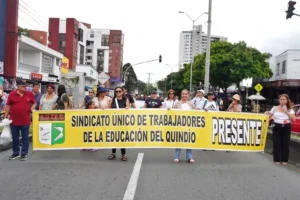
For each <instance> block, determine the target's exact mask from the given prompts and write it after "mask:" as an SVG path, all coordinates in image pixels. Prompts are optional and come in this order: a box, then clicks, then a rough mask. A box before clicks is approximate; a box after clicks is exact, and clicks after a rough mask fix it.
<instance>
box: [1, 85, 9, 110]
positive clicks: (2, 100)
mask: <svg viewBox="0 0 300 200" xmlns="http://www.w3.org/2000/svg"><path fill="white" fill-rule="evenodd" d="M7 99H8V94H7V93H6V92H4V89H3V85H0V112H2V111H4V108H5V105H6V102H7Z"/></svg>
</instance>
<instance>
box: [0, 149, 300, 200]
mask: <svg viewBox="0 0 300 200" xmlns="http://www.w3.org/2000/svg"><path fill="white" fill-rule="evenodd" d="M10 153H11V152H10V150H9V151H5V152H2V153H0V200H21V199H22V200H102V199H103V200H118V199H120V200H122V199H123V197H124V194H125V193H126V191H127V192H129V193H126V194H129V195H128V196H126V197H128V198H127V199H126V200H130V199H132V198H130V197H132V196H133V195H132V196H131V195H130V192H133V194H134V195H135V196H134V199H135V200H148V199H151V200H162V199H165V200H183V199H187V200H199V199H201V200H206V199H207V200H219V199H224V200H235V199H236V200H248V199H249V200H253V199H255V200H260V199H261V200H277V199H278V200H281V199H282V200H283V199H287V200H290V199H291V200H294V199H299V196H300V170H299V168H296V167H293V166H287V167H283V166H277V165H275V164H273V163H272V162H271V158H270V156H269V155H265V154H262V153H241V152H230V153H226V152H217V151H215V152H210V151H195V152H194V158H195V159H196V163H195V164H190V163H186V162H181V163H178V164H175V163H173V162H172V161H173V159H172V156H173V150H171V149H167V150H165V149H163V150H162V149H153V150H147V149H134V150H128V156H129V157H128V158H129V160H128V162H121V161H120V160H119V159H117V160H114V161H108V160H107V156H108V155H109V153H110V151H109V150H99V151H97V152H80V151H52V152H35V153H31V154H30V155H29V159H28V160H27V161H26V162H22V161H19V160H15V161H8V160H7V157H8V156H9V155H10ZM117 153H118V155H119V154H120V152H119V151H118V152H117ZM139 153H144V154H140V158H142V155H143V159H142V160H140V161H142V162H140V163H139V161H136V160H137V156H138V154H139ZM182 153H185V152H184V151H183V152H182ZM183 155H184V154H182V156H183ZM136 162H137V163H138V164H141V165H140V166H141V168H140V173H138V172H139V168H138V164H136ZM135 165H136V166H135ZM134 166H135V167H134ZM133 169H134V170H133ZM131 174H133V176H132V177H131ZM135 178H138V183H137V187H136V190H134V189H135V187H134V186H135V183H136V182H135V180H136V179H135ZM128 184H129V185H130V186H129V187H128V188H127V185H128ZM134 191H135V193H134Z"/></svg>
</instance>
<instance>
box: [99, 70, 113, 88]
mask: <svg viewBox="0 0 300 200" xmlns="http://www.w3.org/2000/svg"><path fill="white" fill-rule="evenodd" d="M109 78H110V77H109V76H108V75H107V74H106V73H105V72H101V73H100V74H99V75H98V81H99V82H100V83H101V84H102V85H104V84H105V83H106V82H107V81H108V80H109Z"/></svg>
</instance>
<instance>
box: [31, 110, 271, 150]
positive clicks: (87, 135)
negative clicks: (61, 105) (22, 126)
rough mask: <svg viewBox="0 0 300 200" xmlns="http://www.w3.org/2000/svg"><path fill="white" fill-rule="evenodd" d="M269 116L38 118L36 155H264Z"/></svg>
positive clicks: (145, 113) (66, 114) (72, 113)
mask: <svg viewBox="0 0 300 200" xmlns="http://www.w3.org/2000/svg"><path fill="white" fill-rule="evenodd" d="M267 131H268V116H266V115H262V114H251V113H229V112H202V111H196V110H192V111H183V110H165V109H128V110H125V109H120V110H114V109H110V110H67V111H64V110H57V111H36V112H34V114H33V150H62V149H83V148H84V149H89V148H99V149H105V148H190V149H207V150H229V151H230V150H232V151H263V150H264V147H265V143H266V138H267Z"/></svg>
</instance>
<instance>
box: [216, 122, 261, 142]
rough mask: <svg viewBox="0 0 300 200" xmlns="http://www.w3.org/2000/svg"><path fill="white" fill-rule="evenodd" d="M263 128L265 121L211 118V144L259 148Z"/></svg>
mask: <svg viewBox="0 0 300 200" xmlns="http://www.w3.org/2000/svg"><path fill="white" fill-rule="evenodd" d="M265 128H266V121H264V122H263V123H262V121H261V120H251V119H249V120H246V119H234V118H232V119H230V118H225V119H224V118H221V117H220V118H216V117H213V118H212V129H213V130H212V144H215V143H216V142H218V143H219V144H224V145H247V146H260V145H261V141H262V135H261V132H262V130H264V129H265ZM216 139H217V140H218V141H216Z"/></svg>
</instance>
